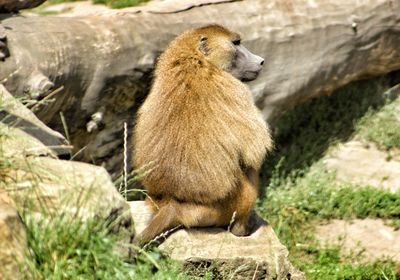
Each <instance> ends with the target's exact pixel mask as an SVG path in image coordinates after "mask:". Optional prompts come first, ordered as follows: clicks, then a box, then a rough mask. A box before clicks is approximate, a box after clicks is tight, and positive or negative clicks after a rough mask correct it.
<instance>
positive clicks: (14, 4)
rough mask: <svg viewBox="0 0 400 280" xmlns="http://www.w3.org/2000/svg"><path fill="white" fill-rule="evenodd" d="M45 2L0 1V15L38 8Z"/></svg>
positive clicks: (31, 0)
mask: <svg viewBox="0 0 400 280" xmlns="http://www.w3.org/2000/svg"><path fill="white" fill-rule="evenodd" d="M45 1H46V0H0V13H9V12H18V11H19V10H22V9H30V8H34V7H37V6H39V5H40V4H42V3H43V2H45Z"/></svg>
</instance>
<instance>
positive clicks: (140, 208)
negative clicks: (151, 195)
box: [129, 201, 305, 279]
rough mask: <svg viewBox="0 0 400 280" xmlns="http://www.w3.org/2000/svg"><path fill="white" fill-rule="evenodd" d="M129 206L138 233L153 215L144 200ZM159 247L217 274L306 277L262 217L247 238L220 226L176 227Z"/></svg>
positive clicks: (193, 266)
mask: <svg viewBox="0 0 400 280" xmlns="http://www.w3.org/2000/svg"><path fill="white" fill-rule="evenodd" d="M129 205H130V207H131V211H132V216H133V217H134V219H135V228H136V231H137V232H141V231H142V230H143V229H144V228H145V227H146V225H147V224H148V223H149V221H150V219H151V217H152V214H151V211H150V208H149V207H148V206H147V205H146V203H145V202H143V201H133V202H129ZM159 248H160V249H161V250H163V251H165V252H167V253H168V254H169V255H170V257H171V258H172V259H175V260H178V261H181V262H183V263H184V264H185V265H186V266H187V267H188V268H195V269H196V270H198V269H199V268H200V267H206V268H207V267H208V268H210V267H211V266H212V269H213V271H214V272H215V273H217V274H218V275H219V276H220V277H224V276H227V275H229V277H233V279H305V276H304V275H303V273H301V272H300V271H298V270H296V269H295V268H294V267H293V265H292V264H291V263H290V261H289V259H288V250H287V249H286V248H285V246H283V245H282V244H281V243H280V242H279V240H278V238H277V236H276V234H275V233H274V231H273V229H272V227H271V226H270V225H268V224H267V223H266V222H265V221H263V220H261V219H259V220H258V229H257V230H256V231H255V232H254V233H253V234H252V235H250V236H248V237H236V236H234V235H233V234H232V233H230V232H228V231H227V230H224V229H221V228H203V229H188V230H186V229H179V230H177V231H176V232H173V233H172V234H171V235H170V236H168V237H167V238H166V239H165V240H163V242H162V243H161V245H160V246H159ZM224 279H225V278H224ZM231 279H232V278H231Z"/></svg>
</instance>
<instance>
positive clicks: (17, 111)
mask: <svg viewBox="0 0 400 280" xmlns="http://www.w3.org/2000/svg"><path fill="white" fill-rule="evenodd" d="M0 104H1V109H2V110H1V111H0V120H1V122H2V123H4V124H7V125H8V126H12V127H18V128H20V129H21V130H22V131H24V132H25V133H28V134H30V135H32V136H33V137H34V138H35V139H36V140H32V138H30V141H40V142H41V143H43V144H45V145H46V146H48V149H51V150H52V151H53V152H54V153H55V155H59V156H62V155H69V154H70V153H71V147H70V146H69V145H68V141H67V140H66V139H65V138H64V136H62V135H61V134H60V133H59V132H56V131H54V130H52V129H50V128H49V127H47V126H46V125H45V124H44V123H43V122H42V121H40V120H39V119H38V118H37V117H36V116H35V114H34V113H32V111H31V110H29V109H28V108H26V107H25V106H24V105H22V104H21V103H20V102H19V101H18V100H16V99H15V98H14V97H13V96H12V95H11V94H10V93H9V92H8V91H7V90H6V89H5V88H4V86H3V85H1V84H0ZM16 133H20V132H16ZM22 139H24V138H21V139H19V140H18V139H17V138H15V141H18V142H19V144H22V145H24V144H23V143H22V142H21V141H20V140H22ZM14 143H15V144H16V143H17V142H14ZM31 144H32V143H31ZM29 145H30V144H29ZM25 146H26V145H25ZM33 146H34V147H32V148H37V146H36V145H33ZM16 152H17V153H19V152H20V151H16Z"/></svg>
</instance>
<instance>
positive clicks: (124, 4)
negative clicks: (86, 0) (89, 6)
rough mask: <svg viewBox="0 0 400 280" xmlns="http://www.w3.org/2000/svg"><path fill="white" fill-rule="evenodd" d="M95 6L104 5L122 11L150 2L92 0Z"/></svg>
mask: <svg viewBox="0 0 400 280" xmlns="http://www.w3.org/2000/svg"><path fill="white" fill-rule="evenodd" d="M92 1H93V3H94V4H104V5H107V6H109V7H111V8H113V9H120V8H125V7H133V6H137V5H140V4H142V3H146V2H148V1H149V0H92Z"/></svg>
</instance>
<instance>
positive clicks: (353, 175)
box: [324, 140, 400, 192]
mask: <svg viewBox="0 0 400 280" xmlns="http://www.w3.org/2000/svg"><path fill="white" fill-rule="evenodd" d="M387 157H388V156H387V154H386V153H385V152H383V151H380V150H378V148H377V147H376V145H375V144H373V143H366V142H363V141H359V140H351V141H349V142H346V143H344V144H340V145H338V147H336V148H335V150H334V151H332V152H331V153H330V154H329V155H328V156H327V157H326V158H325V159H324V163H325V165H326V166H327V168H328V169H330V170H334V171H335V172H336V178H337V179H338V180H339V181H342V182H349V183H353V184H356V185H362V186H367V185H368V186H374V187H377V188H382V189H385V190H389V191H393V192H395V191H397V190H399V189H400V161H398V160H394V159H393V160H388V159H387Z"/></svg>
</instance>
